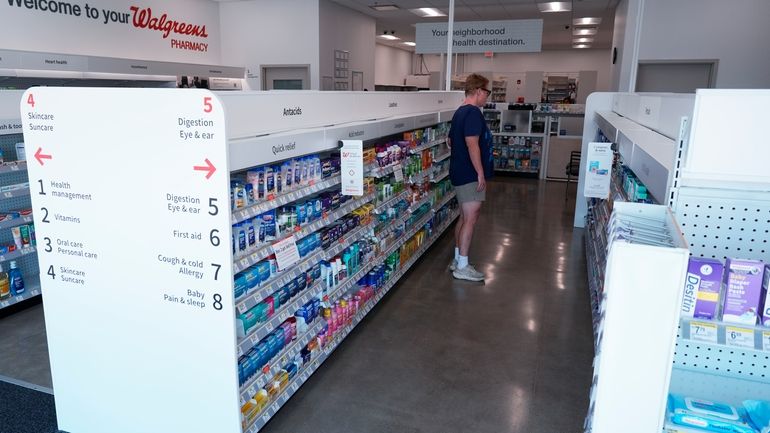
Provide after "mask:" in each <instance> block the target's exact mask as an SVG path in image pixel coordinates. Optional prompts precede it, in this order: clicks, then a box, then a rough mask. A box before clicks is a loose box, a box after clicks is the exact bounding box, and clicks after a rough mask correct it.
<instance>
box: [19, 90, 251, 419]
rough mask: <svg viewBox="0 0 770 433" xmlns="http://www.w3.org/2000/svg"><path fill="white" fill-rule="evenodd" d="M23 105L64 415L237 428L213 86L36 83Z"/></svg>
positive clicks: (224, 189) (221, 142) (227, 230)
mask: <svg viewBox="0 0 770 433" xmlns="http://www.w3.org/2000/svg"><path fill="white" fill-rule="evenodd" d="M21 109H22V118H23V119H25V121H24V141H25V144H26V149H27V155H28V158H27V159H28V164H27V165H28V169H29V176H30V187H31V188H30V194H31V197H32V205H33V209H34V220H35V228H36V237H37V239H38V250H39V261H40V269H41V284H42V287H43V292H44V296H45V303H46V309H45V319H46V326H47V332H48V341H49V350H50V357H51V369H52V374H53V380H54V381H55V383H56V396H55V398H56V407H57V416H58V420H59V428H61V429H63V430H65V431H72V432H78V433H102V432H105V431H109V432H112V433H129V432H131V433H133V432H139V431H168V432H171V431H185V432H191V433H204V432H212V431H217V432H224V433H237V432H240V419H239V418H240V417H239V412H238V408H239V404H238V392H237V390H238V383H237V359H236V349H235V346H234V342H235V341H236V336H235V330H234V326H233V325H234V322H233V318H234V314H235V313H234V308H233V287H232V278H233V276H232V260H233V258H232V250H231V248H232V245H231V241H230V239H231V225H230V213H229V209H230V207H231V206H230V197H229V169H228V154H227V148H226V137H225V123H224V122H225V120H224V113H223V109H222V106H221V105H220V103H219V101H218V99H217V98H216V97H215V96H214V95H213V94H212V93H210V92H208V91H203V90H188V91H184V92H181V91H178V90H175V89H76V88H68V89H57V88H33V89H30V90H28V91H27V92H26V93H25V94H24V96H23V98H22V101H21ZM106 360H109V361H106ZM126 372H129V373H130V374H126ZM115 389H119V390H120V392H118V393H115V392H114V391H115ZM148 389H152V392H151V393H147V390H148ZM105 396H109V398H105ZM126 412H129V413H141V414H142V416H139V417H130V419H126V417H125V413H126ZM83 413H88V414H89V416H87V417H84V416H83V415H82V414H83ZM202 414H205V416H202Z"/></svg>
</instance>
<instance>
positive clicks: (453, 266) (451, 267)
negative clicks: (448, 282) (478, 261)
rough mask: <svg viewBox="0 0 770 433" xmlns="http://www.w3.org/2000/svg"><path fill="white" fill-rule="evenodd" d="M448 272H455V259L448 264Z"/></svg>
mask: <svg viewBox="0 0 770 433" xmlns="http://www.w3.org/2000/svg"><path fill="white" fill-rule="evenodd" d="M449 270H450V271H452V272H454V271H456V270H457V259H452V263H450V264H449Z"/></svg>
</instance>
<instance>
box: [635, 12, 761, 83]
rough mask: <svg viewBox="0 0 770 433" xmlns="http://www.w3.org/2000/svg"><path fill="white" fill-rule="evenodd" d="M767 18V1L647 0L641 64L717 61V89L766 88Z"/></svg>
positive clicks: (641, 44)
mask: <svg viewBox="0 0 770 433" xmlns="http://www.w3.org/2000/svg"><path fill="white" fill-rule="evenodd" d="M624 1H625V0H624ZM768 18H770V1H768V0H740V1H724V0H676V1H665V0H647V1H646V2H645V4H644V16H643V21H642V34H641V40H640V44H639V60H640V61H645V60H709V59H718V60H719V65H718V67H717V80H716V87H720V88H770V26H769V25H768Z"/></svg>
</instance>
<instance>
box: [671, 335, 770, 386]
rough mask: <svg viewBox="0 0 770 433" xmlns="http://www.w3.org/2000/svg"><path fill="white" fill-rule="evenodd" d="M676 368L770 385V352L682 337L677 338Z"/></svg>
mask: <svg viewBox="0 0 770 433" xmlns="http://www.w3.org/2000/svg"><path fill="white" fill-rule="evenodd" d="M674 367H675V368H676V369H682V370H689V371H694V372H700V373H707V374H711V375H719V376H724V377H730V378H734V379H743V380H753V381H759V382H762V383H764V384H765V385H767V384H770V352H760V351H756V350H746V349H740V348H736V347H728V346H723V345H718V344H708V343H701V342H698V341H693V340H686V339H683V338H682V337H681V336H680V337H678V338H677V343H676V352H675V354H674ZM768 388H770V387H768ZM695 395H697V394H695ZM768 395H769V396H770V392H769V393H768Z"/></svg>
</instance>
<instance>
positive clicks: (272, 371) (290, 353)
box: [241, 317, 324, 405]
mask: <svg viewBox="0 0 770 433" xmlns="http://www.w3.org/2000/svg"><path fill="white" fill-rule="evenodd" d="M323 325H324V323H323V317H317V318H316V320H314V323H313V324H312V325H310V326H309V327H308V329H307V331H305V332H304V333H302V335H298V336H297V338H296V339H295V340H294V341H292V342H291V344H289V345H288V346H286V347H284V348H283V350H281V352H280V353H279V354H277V355H275V357H274V358H273V359H271V360H270V361H269V362H268V363H267V365H266V366H265V368H264V369H263V370H262V371H259V372H257V373H256V374H255V375H254V376H252V377H251V378H250V379H249V380H247V381H246V382H245V383H244V384H243V386H241V405H243V404H245V403H246V402H247V401H249V400H250V399H251V398H252V397H253V396H255V395H256V394H257V391H259V389H260V388H263V387H264V386H265V385H267V381H268V380H270V379H272V378H273V376H275V375H276V373H278V372H279V371H281V368H282V367H283V366H284V365H286V363H287V362H289V361H290V360H292V359H294V357H295V356H297V354H299V352H300V351H301V350H302V349H303V348H304V347H305V346H307V344H308V343H310V341H311V340H312V339H313V338H315V337H317V336H318V333H319V332H321V330H322V329H323Z"/></svg>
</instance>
